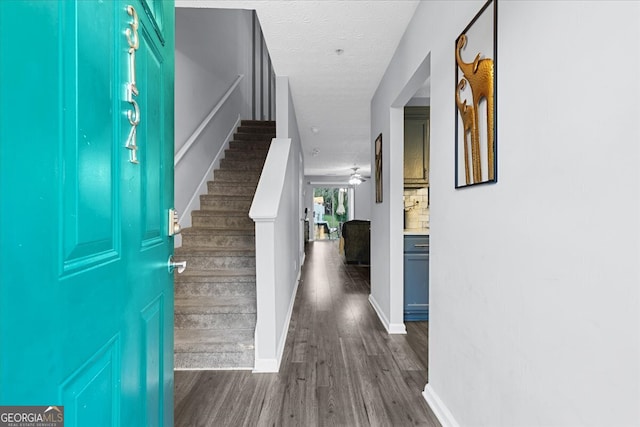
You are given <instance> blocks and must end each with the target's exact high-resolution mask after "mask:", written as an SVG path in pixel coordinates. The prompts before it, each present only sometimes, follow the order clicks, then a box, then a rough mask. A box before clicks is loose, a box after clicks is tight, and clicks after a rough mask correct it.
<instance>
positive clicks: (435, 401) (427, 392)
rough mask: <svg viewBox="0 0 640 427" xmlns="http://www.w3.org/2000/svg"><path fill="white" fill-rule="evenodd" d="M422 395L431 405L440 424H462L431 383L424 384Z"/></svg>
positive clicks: (457, 425)
mask: <svg viewBox="0 0 640 427" xmlns="http://www.w3.org/2000/svg"><path fill="white" fill-rule="evenodd" d="M422 396H423V397H424V400H426V401H427V405H429V407H430V408H431V410H432V411H433V413H434V414H435V416H436V418H437V419H438V421H440V424H442V427H460V424H458V422H457V421H456V419H455V418H454V417H453V414H452V413H451V411H449V408H447V406H446V405H445V404H444V402H443V401H442V399H440V397H439V396H438V395H437V393H436V392H435V390H434V389H433V387H431V385H429V384H427V385H426V386H424V391H423V392H422Z"/></svg>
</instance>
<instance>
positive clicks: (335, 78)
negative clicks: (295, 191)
mask: <svg viewBox="0 0 640 427" xmlns="http://www.w3.org/2000/svg"><path fill="white" fill-rule="evenodd" d="M418 3H419V1H417V0H415V1H413V0H411V1H410V0H388V1H385V0H373V1H365V0H321V1H311V0H299V1H292V0H269V1H236V0H177V1H176V6H178V7H208V8H209V7H210V8H225V9H230V8H233V9H255V10H256V12H257V14H258V18H259V20H260V23H261V25H262V29H263V33H264V37H265V41H266V44H267V47H268V49H269V53H270V54H271V59H272V62H273V67H274V70H275V72H276V74H277V75H285V76H289V85H290V88H291V94H292V98H293V103H294V106H295V111H296V117H297V120H298V128H299V131H300V137H301V139H302V146H303V150H304V156H305V174H306V175H337V176H344V175H348V173H349V172H351V171H350V169H351V168H352V167H354V166H356V167H359V168H361V172H362V173H364V174H370V171H371V159H370V158H371V154H370V145H371V141H372V139H371V136H370V121H371V120H370V117H371V116H370V105H371V99H372V98H373V94H374V92H375V90H376V88H377V86H378V84H379V82H380V80H381V78H382V75H383V74H384V72H385V70H386V68H387V66H388V64H389V61H390V60H391V56H392V55H393V53H394V51H395V49H396V47H397V46H398V43H399V42H400V38H401V37H402V35H403V34H404V30H405V28H406V27H407V24H408V23H409V20H410V19H411V17H412V16H413V13H414V11H415V8H416V7H417V5H418ZM337 49H341V50H342V53H341V54H340V55H339V54H337V53H336V50H337ZM312 128H316V129H317V133H316V132H313V131H312ZM314 151H315V152H317V153H316V154H314Z"/></svg>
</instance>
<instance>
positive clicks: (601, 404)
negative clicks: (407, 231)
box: [371, 0, 640, 426]
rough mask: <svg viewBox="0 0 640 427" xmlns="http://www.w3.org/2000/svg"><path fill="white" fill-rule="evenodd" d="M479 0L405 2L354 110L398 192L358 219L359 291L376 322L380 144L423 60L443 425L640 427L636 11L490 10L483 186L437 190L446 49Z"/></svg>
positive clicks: (388, 225) (434, 354)
mask: <svg viewBox="0 0 640 427" xmlns="http://www.w3.org/2000/svg"><path fill="white" fill-rule="evenodd" d="M483 3H484V2H483V1H466V2H462V1H455V2H450V1H430V2H421V4H420V6H419V7H418V9H417V11H416V15H415V17H414V19H413V21H412V22H411V24H410V26H409V28H408V30H407V33H406V34H405V37H404V38H403V40H402V41H401V43H400V45H399V47H398V50H397V51H396V54H395V56H394V58H393V60H392V62H391V64H390V66H389V69H388V70H387V72H386V74H385V76H384V77H383V79H382V81H381V84H380V87H379V88H378V91H377V92H376V95H375V97H374V99H373V101H372V132H371V133H372V135H377V134H378V133H379V132H382V133H383V135H384V137H385V145H384V147H385V152H384V161H385V163H384V168H385V185H386V184H387V183H389V184H390V185H392V186H397V187H398V188H394V187H392V188H391V189H389V187H388V186H386V187H385V195H384V196H385V203H383V204H382V205H374V206H373V209H372V215H373V222H372V228H373V229H372V247H378V248H382V249H380V250H377V251H374V253H372V270H371V273H372V274H371V276H372V298H373V299H374V300H376V301H377V303H378V306H379V308H380V309H381V310H382V311H383V314H385V315H386V316H389V317H391V316H392V315H393V313H392V311H391V306H392V304H393V303H394V300H393V292H392V288H393V287H395V286H398V285H399V284H397V283H395V282H394V281H393V280H392V279H391V278H392V277H394V276H392V272H393V271H394V269H398V268H399V267H400V268H401V264H400V266H398V265H397V264H398V263H399V262H400V261H399V258H398V256H397V254H396V253H395V252H396V251H398V250H401V248H400V249H399V248H398V247H397V241H398V238H397V236H396V234H397V233H400V231H399V230H398V228H399V226H401V223H400V225H398V223H397V222H396V221H397V219H398V218H399V215H396V214H395V212H396V209H395V202H396V200H395V198H394V197H396V194H395V193H396V192H400V193H401V191H402V188H401V175H402V168H401V162H398V157H399V156H400V157H401V154H400V153H401V147H402V144H401V142H400V141H397V140H392V141H389V139H388V138H387V136H388V135H396V136H397V135H398V132H397V131H396V129H394V128H395V127H397V121H393V123H392V119H393V120H396V119H397V117H396V116H397V114H396V113H397V111H396V110H395V109H394V108H392V107H398V105H397V104H398V102H400V101H401V100H402V99H404V98H405V97H406V95H407V93H404V92H403V91H405V89H406V88H407V87H408V86H411V85H412V83H411V79H412V77H413V76H414V74H415V73H416V71H417V70H418V67H419V65H420V64H421V63H422V62H423V61H424V60H425V58H427V57H429V59H430V61H429V62H430V74H431V161H432V163H431V174H430V183H431V200H432V202H433V203H432V205H431V212H430V216H431V218H430V219H431V266H430V286H431V287H430V325H429V328H430V329H429V337H430V342H429V384H428V386H427V388H426V390H425V397H426V398H427V399H428V400H429V402H430V403H431V404H432V406H433V407H434V409H435V410H436V411H437V412H438V414H439V416H440V419H441V421H442V422H443V424H444V425H464V426H467V425H469V426H569V425H571V426H574V425H580V426H604V425H608V426H637V425H640V405H638V402H640V342H639V341H640V295H639V292H640V286H639V283H640V271H639V264H640V263H639V261H640V174H639V172H638V169H639V168H638V163H639V162H640V148H639V147H640V145H639V144H638V141H640V131H639V130H638V117H640V103H639V102H638V95H640V84H639V82H638V78H637V76H638V75H640V3H639V2H626V1H622V2H597V1H591V2H573V1H566V2H561V1H556V2H540V1H506V0H503V1H500V3H499V29H498V38H499V42H498V66H497V70H498V99H497V102H498V104H497V105H498V116H497V119H498V137H497V141H498V180H499V181H498V183H497V184H496V185H487V186H481V187H475V188H470V189H462V190H455V189H454V158H453V154H454V151H453V141H454V112H455V104H454V90H453V89H454V86H455V81H454V79H455V75H454V64H455V62H454V50H453V47H454V40H455V38H456V37H457V36H458V34H459V33H460V31H462V29H464V27H465V26H466V25H467V23H468V22H469V21H470V20H471V19H472V17H473V16H474V15H475V13H476V11H477V10H479V8H480V7H481V6H482V5H483ZM399 134H401V132H400V133H399ZM389 148H391V150H389ZM372 156H373V154H372ZM389 259H391V260H392V262H391V265H389V263H388V262H387V260H389Z"/></svg>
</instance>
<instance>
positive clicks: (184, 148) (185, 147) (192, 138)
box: [173, 74, 244, 166]
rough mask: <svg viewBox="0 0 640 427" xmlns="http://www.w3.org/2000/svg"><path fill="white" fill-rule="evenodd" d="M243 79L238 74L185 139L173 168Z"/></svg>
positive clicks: (241, 75) (242, 75)
mask: <svg viewBox="0 0 640 427" xmlns="http://www.w3.org/2000/svg"><path fill="white" fill-rule="evenodd" d="M243 78H244V74H238V77H236V79H235V81H234V82H233V84H232V85H231V87H230V88H229V89H227V91H226V92H225V94H224V95H223V96H222V98H220V101H218V103H217V104H216V105H215V107H213V109H212V110H211V112H210V113H209V114H208V115H207V117H205V118H204V120H203V121H202V123H200V125H199V126H198V127H197V128H196V130H195V131H194V132H193V133H192V134H191V136H190V137H189V139H187V142H185V143H184V145H183V146H182V147H180V150H178V152H177V153H176V155H175V156H174V160H173V165H174V166H176V165H177V164H178V163H179V162H180V160H182V159H183V158H184V156H185V154H187V151H189V149H190V148H191V146H192V145H193V143H194V142H196V139H198V137H199V136H200V134H201V133H202V131H203V130H204V128H206V127H207V125H208V124H209V122H210V121H211V119H213V116H215V115H216V114H217V113H218V111H220V109H221V108H222V106H223V105H224V103H225V102H226V101H227V99H229V97H230V96H231V94H232V93H233V91H234V90H235V89H236V88H237V87H238V85H239V84H240V81H241V80H242V79H243Z"/></svg>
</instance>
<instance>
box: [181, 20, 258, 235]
mask: <svg viewBox="0 0 640 427" xmlns="http://www.w3.org/2000/svg"><path fill="white" fill-rule="evenodd" d="M251 25H252V13H251V12H249V11H235V10H218V9H190V8H177V9H176V52H175V75H176V84H175V141H176V143H175V152H176V153H178V152H179V151H180V149H181V148H182V146H183V145H184V144H185V142H186V141H187V140H188V139H189V138H190V136H191V135H192V134H193V132H194V131H195V130H196V129H197V128H198V126H199V125H200V124H201V123H202V121H203V119H205V118H206V117H207V115H208V114H209V112H210V111H211V110H212V108H213V107H214V106H216V104H217V103H218V101H219V100H220V99H221V98H222V97H223V95H224V94H225V92H226V91H227V90H228V89H229V88H230V87H231V86H232V84H233V83H234V81H235V80H236V78H237V77H238V75H244V76H245V77H244V78H243V79H242V80H241V82H240V85H239V86H238V88H237V89H236V90H235V91H234V92H233V93H232V94H231V96H230V97H229V99H228V100H227V101H226V103H225V104H224V105H223V107H222V108H221V109H220V110H219V112H218V113H217V114H216V115H215V116H214V118H213V119H212V121H211V123H210V124H209V125H208V126H207V127H206V128H205V130H204V131H203V132H202V134H200V136H199V137H198V139H197V140H196V142H195V143H194V144H193V146H192V147H191V149H190V150H189V151H188V152H187V154H186V155H185V156H184V158H183V159H182V160H181V161H180V162H179V163H178V164H177V165H176V168H175V207H176V209H177V210H178V212H179V213H180V214H181V224H182V226H189V225H190V224H191V216H190V214H189V210H190V209H192V208H196V209H197V208H198V207H199V200H198V198H197V194H195V193H196V192H198V191H200V192H202V191H206V185H205V186H202V187H201V188H199V186H200V183H201V182H202V180H203V179H205V176H206V179H205V184H206V180H211V179H213V175H212V174H211V170H213V169H214V168H215V167H217V166H218V164H219V160H220V159H219V158H216V156H217V155H218V154H219V153H221V152H223V150H224V148H225V147H224V145H225V144H226V143H228V140H229V137H230V136H231V135H232V133H233V131H234V129H235V127H236V126H237V124H238V120H239V118H250V117H251V106H250V101H251ZM214 161H215V162H217V163H216V164H214ZM194 195H195V196H194ZM179 242H180V239H177V244H179Z"/></svg>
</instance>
